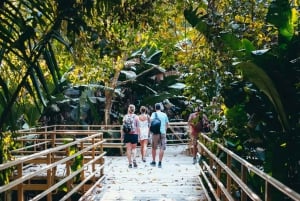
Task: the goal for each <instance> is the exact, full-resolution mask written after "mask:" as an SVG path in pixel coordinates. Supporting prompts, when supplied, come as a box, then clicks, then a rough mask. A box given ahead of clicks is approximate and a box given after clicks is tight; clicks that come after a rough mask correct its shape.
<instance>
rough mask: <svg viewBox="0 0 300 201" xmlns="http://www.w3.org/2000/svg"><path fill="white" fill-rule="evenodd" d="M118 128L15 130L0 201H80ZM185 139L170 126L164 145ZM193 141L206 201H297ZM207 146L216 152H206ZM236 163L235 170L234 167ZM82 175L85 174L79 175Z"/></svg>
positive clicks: (180, 125)
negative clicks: (279, 200)
mask: <svg viewBox="0 0 300 201" xmlns="http://www.w3.org/2000/svg"><path fill="white" fill-rule="evenodd" d="M120 128H121V126H120V125H87V126H81V125H55V126H48V127H41V128H34V129H27V130H22V131H19V132H18V133H19V137H18V138H17V141H18V142H19V143H20V144H21V145H22V146H21V147H20V148H19V149H17V150H14V151H12V154H13V155H14V156H15V160H14V161H11V162H8V163H5V164H0V171H3V170H5V169H9V168H13V169H14V174H13V175H12V177H11V180H10V183H9V184H7V185H4V186H0V193H5V196H6V198H7V199H6V200H9V197H13V196H14V195H15V194H16V195H17V198H16V199H13V200H18V201H23V200H40V199H41V198H43V197H45V196H47V200H48V201H51V200H55V199H53V195H54V194H55V193H57V192H58V191H60V188H61V186H62V185H65V187H66V192H65V194H64V195H63V196H62V197H60V198H59V200H70V198H71V196H73V195H74V194H75V193H78V192H79V193H80V195H81V198H80V200H84V198H85V197H88V196H89V194H90V193H91V192H92V191H93V189H94V188H97V186H98V185H99V183H101V181H102V180H103V179H104V174H103V167H104V155H105V154H106V152H105V150H104V149H105V148H106V149H109V148H120V149H122V151H121V150H120V151H121V152H123V148H124V144H123V143H122V142H121V139H120ZM187 136H188V129H187V123H186V122H176V123H175V122H174V123H170V127H169V129H168V132H167V138H168V145H172V144H175V145H176V144H178V143H184V144H187V145H190V143H189V138H188V137H187ZM199 139H200V140H199V141H198V147H199V150H200V155H201V158H202V159H203V160H201V168H200V183H201V184H202V186H203V187H204V191H205V192H206V194H207V197H208V199H209V200H211V199H210V198H209V197H210V196H211V197H212V196H213V197H214V200H241V201H246V200H265V201H270V200H271V196H270V192H271V190H270V189H272V190H273V191H274V190H277V191H279V192H281V193H283V194H284V195H286V197H288V198H290V199H292V200H297V201H298V200H300V196H299V194H298V193H297V192H295V191H293V190H292V189H290V188H288V187H287V186H285V185H283V184H282V183H280V182H279V181H277V180H276V179H274V178H272V177H270V176H268V175H267V174H265V173H264V172H263V171H261V170H259V169H258V168H256V167H255V166H253V165H251V164H250V163H248V162H247V161H245V160H244V159H242V158H240V157H239V156H237V155H235V154H234V153H233V152H231V151H230V150H228V149H227V148H225V147H224V146H222V145H221V144H218V143H216V142H214V141H213V140H212V139H210V138H209V137H208V136H207V135H204V134H201V135H200V138H199ZM208 147H209V148H208ZM212 147H214V149H216V150H214V151H211V148H212ZM74 148H75V149H76V150H75V151H74V150H73V149H74ZM191 148H192V146H191ZM72 151H73V152H72ZM221 152H223V153H224V154H225V155H226V159H225V162H224V160H221V159H220V158H219V157H218V156H219V155H218V156H216V155H215V154H214V153H221ZM78 158H82V161H81V164H80V165H79V166H78V167H77V168H75V169H73V170H71V166H72V164H74V161H76V160H78ZM204 158H205V160H204ZM237 163H238V164H239V165H238V166H239V167H240V168H236V165H237ZM37 164H39V165H40V164H43V166H41V167H39V168H38V169H37V170H36V171H30V168H32V167H33V166H34V165H37ZM233 164H235V165H233ZM59 166H63V168H62V169H63V170H64V174H63V175H58V174H56V173H57V170H58V169H59ZM28 170H29V172H28ZM87 170H89V175H86V174H85V173H86V171H87ZM250 174H251V175H252V176H253V174H255V175H256V177H257V178H259V179H260V180H261V181H262V182H264V183H265V185H264V190H263V191H264V192H265V195H264V196H263V197H264V198H262V196H261V195H260V194H259V193H257V192H255V191H254V190H253V189H252V188H251V187H250V184H249V181H248V179H249V175H250ZM77 175H80V176H79V180H78V182H75V183H74V182H73V180H74V179H75V178H78V176H77ZM41 179H43V180H44V183H42V184H36V181H37V180H41ZM28 191H30V192H32V191H36V192H39V193H36V194H34V195H30V196H28V197H27V198H26V199H25V198H24V195H26V192H28ZM16 192H17V193H16ZM24 192H25V194H24ZM209 192H210V193H211V194H209ZM234 194H240V198H239V199H237V198H236V196H235V195H234Z"/></svg>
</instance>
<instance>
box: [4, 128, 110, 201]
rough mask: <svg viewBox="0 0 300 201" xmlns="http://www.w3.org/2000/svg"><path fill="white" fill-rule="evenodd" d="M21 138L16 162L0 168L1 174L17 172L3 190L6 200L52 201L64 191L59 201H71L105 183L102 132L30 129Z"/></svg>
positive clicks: (15, 153)
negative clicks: (7, 171)
mask: <svg viewBox="0 0 300 201" xmlns="http://www.w3.org/2000/svg"><path fill="white" fill-rule="evenodd" d="M19 135H20V137H18V138H17V142H20V143H21V144H23V145H22V147H21V148H19V149H17V150H14V151H12V154H13V156H14V157H15V160H13V161H10V162H7V163H4V164H0V171H4V170H8V169H12V170H13V174H12V175H11V178H10V181H9V183H8V184H6V185H3V186H0V194H4V197H5V200H18V201H23V200H32V201H34V200H40V199H42V198H43V197H45V196H47V201H51V200H57V199H58V198H57V197H56V198H53V197H55V194H57V193H58V192H64V191H65V193H62V195H63V196H61V197H59V200H61V201H63V200H71V196H73V194H74V193H78V192H80V194H81V195H82V194H84V193H85V192H87V190H88V189H90V188H91V187H93V184H95V183H96V181H101V180H103V179H104V174H103V168H104V158H103V157H104V155H105V154H106V153H105V152H104V151H103V143H104V140H103V134H102V133H101V132H98V131H55V130H51V131H48V130H46V131H45V130H44V129H30V130H23V131H20V132H19ZM78 135H80V136H81V137H80V138H77V136H78ZM75 165H76V166H75ZM62 189H63V190H62ZM64 189H65V190H64Z"/></svg>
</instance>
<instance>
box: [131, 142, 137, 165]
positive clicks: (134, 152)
mask: <svg viewBox="0 0 300 201" xmlns="http://www.w3.org/2000/svg"><path fill="white" fill-rule="evenodd" d="M131 148H132V150H131V152H132V159H133V161H135V159H136V144H131Z"/></svg>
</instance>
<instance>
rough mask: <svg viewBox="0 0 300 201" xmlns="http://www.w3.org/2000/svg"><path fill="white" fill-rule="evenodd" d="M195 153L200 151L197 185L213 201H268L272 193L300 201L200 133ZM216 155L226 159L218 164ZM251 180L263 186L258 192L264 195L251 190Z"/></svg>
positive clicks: (266, 176)
mask: <svg viewBox="0 0 300 201" xmlns="http://www.w3.org/2000/svg"><path fill="white" fill-rule="evenodd" d="M208 147H209V148H208ZM198 150H200V162H201V163H200V165H201V168H200V183H201V184H202V186H203V187H206V188H205V189H208V190H206V191H205V192H206V194H207V197H208V198H209V197H210V196H209V194H208V192H209V191H210V192H211V194H212V196H213V197H214V198H215V200H230V201H235V200H241V201H247V200H255V201H260V200H265V201H271V199H272V196H271V192H272V193H277V194H278V193H280V194H282V196H284V197H286V198H288V199H289V200H295V201H299V200H300V194H299V193H297V192H295V191H294V190H292V189H290V188H289V187H288V186H286V185H284V184H282V183H281V182H279V181H278V180H276V179H274V178H273V177H271V176H269V175H267V174H266V173H264V172H263V171H261V170H260V169H258V168H256V167H255V166H253V165H252V164H250V163H249V162H247V161H246V160H244V159H242V158H241V157H239V156H238V155H236V154H234V153H233V152H232V151H230V150H229V149H227V148H226V147H224V146H223V145H221V144H219V143H217V142H215V141H214V140H212V139H211V138H209V137H208V136H207V135H205V134H203V133H202V134H200V140H199V141H198ZM212 150H213V151H212ZM215 153H218V156H221V155H223V156H225V160H221V159H220V158H219V157H217V156H216V155H215ZM250 177H251V178H255V180H256V181H261V183H262V184H263V186H262V187H261V189H264V190H261V189H260V190H261V192H264V195H261V194H260V193H259V192H257V191H255V190H254V188H251V184H250ZM210 200H211V199H209V201H210Z"/></svg>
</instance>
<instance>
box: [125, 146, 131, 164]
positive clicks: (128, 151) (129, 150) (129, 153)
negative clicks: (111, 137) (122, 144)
mask: <svg viewBox="0 0 300 201" xmlns="http://www.w3.org/2000/svg"><path fill="white" fill-rule="evenodd" d="M126 155H127V159H128V162H129V164H131V163H132V161H131V143H126Z"/></svg>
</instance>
